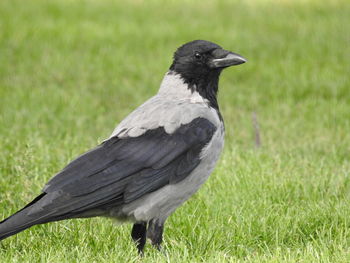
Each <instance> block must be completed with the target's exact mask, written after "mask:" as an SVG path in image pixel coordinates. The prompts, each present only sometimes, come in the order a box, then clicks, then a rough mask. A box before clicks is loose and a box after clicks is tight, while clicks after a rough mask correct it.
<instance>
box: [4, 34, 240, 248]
mask: <svg viewBox="0 0 350 263" xmlns="http://www.w3.org/2000/svg"><path fill="white" fill-rule="evenodd" d="M245 62H246V59H245V58H244V57H243V56H241V55H239V54H237V53H234V52H231V51H228V50H225V49H223V48H222V47H221V46H219V45H217V44H215V43H213V42H210V41H206V40H193V41H190V42H188V43H185V44H183V45H182V46H180V47H179V48H178V49H177V50H176V51H175V53H174V55H173V61H172V64H171V66H170V68H169V70H168V71H167V72H166V73H165V76H164V78H163V80H162V82H161V84H160V88H159V91H158V93H157V94H156V95H155V96H153V97H151V98H150V99H148V100H147V101H146V102H144V103H143V104H142V105H141V106H139V107H138V108H136V109H135V110H134V111H132V112H131V113H130V114H129V115H128V116H127V117H126V118H125V119H123V120H122V121H121V122H120V123H119V125H117V127H116V128H115V129H114V131H113V132H112V134H111V136H110V137H109V138H108V139H106V140H104V141H102V142H101V143H100V144H99V145H97V146H96V147H95V148H93V149H92V150H90V151H88V152H86V153H84V154H82V155H81V156H79V157H77V158H76V159H75V160H73V161H72V162H70V163H69V164H68V165H67V166H66V167H65V168H63V169H62V170H61V171H60V172H58V173H57V174H56V175H55V176H53V177H52V178H51V179H50V180H49V181H48V182H47V184H46V185H45V186H44V187H43V189H42V192H41V193H40V194H39V195H38V196H37V197H36V198H34V200H33V201H31V202H30V203H28V204H27V205H26V206H25V207H23V208H22V209H21V210H19V211H18V212H16V213H15V214H13V215H11V216H9V217H8V218H6V219H4V220H3V221H1V222H0V240H3V239H5V238H7V237H10V236H12V235H15V234H17V233H19V232H21V231H23V230H25V229H27V228H30V227H32V226H34V225H38V224H45V223H49V222H54V221H60V220H65V219H73V218H89V217H107V218H114V219H116V220H118V221H120V222H125V221H127V222H130V223H132V224H133V226H132V230H131V238H132V240H133V241H134V243H135V245H136V248H137V250H138V252H139V253H140V254H142V253H143V251H144V247H145V244H146V240H147V239H149V240H150V242H151V244H152V245H153V246H154V247H155V248H157V249H160V248H161V244H162V240H163V230H164V224H165V221H166V219H167V218H168V217H169V216H170V215H171V214H172V213H173V212H174V211H175V210H176V209H177V208H178V207H179V206H181V205H182V204H183V203H184V202H185V201H187V200H188V199H189V198H190V197H191V196H192V195H193V194H194V193H196V192H197V190H198V189H199V188H200V186H201V185H202V184H203V183H204V182H205V181H206V180H207V178H208V177H209V175H210V174H211V173H212V171H213V169H214V167H215V165H216V163H217V161H218V159H219V157H220V154H221V152H222V149H223V146H224V133H225V128H224V121H223V117H222V115H221V113H220V110H219V105H218V99H217V95H218V86H219V77H220V74H221V72H222V71H223V69H225V68H228V67H230V66H234V65H240V64H243V63H245Z"/></svg>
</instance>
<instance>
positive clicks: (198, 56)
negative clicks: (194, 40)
mask: <svg viewBox="0 0 350 263" xmlns="http://www.w3.org/2000/svg"><path fill="white" fill-rule="evenodd" d="M194 57H195V58H196V59H200V58H201V57H202V55H201V54H200V53H199V52H196V53H194Z"/></svg>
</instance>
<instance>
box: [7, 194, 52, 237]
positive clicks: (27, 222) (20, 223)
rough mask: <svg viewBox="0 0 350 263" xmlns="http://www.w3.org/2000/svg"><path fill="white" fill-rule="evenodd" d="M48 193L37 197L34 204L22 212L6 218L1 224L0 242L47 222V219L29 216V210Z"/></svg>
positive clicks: (31, 203)
mask: <svg viewBox="0 0 350 263" xmlns="http://www.w3.org/2000/svg"><path fill="white" fill-rule="evenodd" d="M45 195H46V193H43V194H41V195H39V196H38V197H36V198H35V199H34V200H33V201H32V202H30V203H29V204H28V205H26V206H25V207H23V208H22V209H21V210H19V211H18V212H16V213H15V214H13V215H12V216H10V217H8V218H6V219H5V220H3V221H1V222H0V240H2V239H5V238H7V237H9V236H12V235H15V234H17V233H18V232H21V231H23V230H25V229H27V228H29V227H31V226H34V225H37V224H42V223H45V222H47V221H48V220H47V218H43V217H41V218H36V217H30V216H28V215H27V212H28V210H29V209H30V208H31V207H32V205H34V204H35V203H36V202H38V201H39V200H40V199H41V198H43V197H44V196H45Z"/></svg>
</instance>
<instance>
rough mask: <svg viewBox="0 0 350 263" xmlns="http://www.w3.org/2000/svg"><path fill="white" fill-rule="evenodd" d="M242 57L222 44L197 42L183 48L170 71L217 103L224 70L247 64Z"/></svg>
mask: <svg viewBox="0 0 350 263" xmlns="http://www.w3.org/2000/svg"><path fill="white" fill-rule="evenodd" d="M245 62H246V59H245V58H243V57H242V56H241V55H238V54H236V53H233V52H231V51H227V50H225V49H223V48H222V47H220V46H219V45H217V44H215V43H212V42H209V41H205V40H194V41H191V42H188V43H186V44H184V45H182V46H181V47H179V48H178V49H177V50H176V52H175V54H174V60H173V63H172V65H171V66H170V71H171V72H174V73H175V74H179V75H180V76H181V78H182V79H183V80H184V82H185V83H186V84H188V85H189V88H190V89H192V91H194V90H195V91H197V92H199V94H200V95H202V97H205V98H207V99H209V100H211V101H212V102H213V103H214V104H216V94H217V90H218V82H219V76H220V73H221V71H222V70H223V69H225V68H227V67H230V66H235V65H240V64H242V63H245Z"/></svg>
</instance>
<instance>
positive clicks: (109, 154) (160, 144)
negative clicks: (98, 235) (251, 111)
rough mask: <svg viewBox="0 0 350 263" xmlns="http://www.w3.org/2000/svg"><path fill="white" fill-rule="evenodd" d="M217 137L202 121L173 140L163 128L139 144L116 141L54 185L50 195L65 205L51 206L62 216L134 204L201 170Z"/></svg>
mask: <svg viewBox="0 0 350 263" xmlns="http://www.w3.org/2000/svg"><path fill="white" fill-rule="evenodd" d="M215 131H216V127H215V126H214V125H213V124H212V123H211V122H210V121H208V120H207V119H204V118H196V119H194V120H193V121H192V122H191V123H189V124H185V125H182V126H180V127H179V128H178V129H177V130H176V131H175V132H174V133H173V134H168V133H166V132H165V130H164V128H163V127H160V128H157V129H154V130H149V131H147V132H146V133H144V134H143V135H141V136H139V137H135V138H131V137H130V138H123V139H120V138H111V139H110V140H108V141H106V142H104V143H102V144H101V145H99V146H98V147H96V148H95V149H93V150H91V151H89V152H87V153H85V154H83V155H82V156H80V157H78V158H77V159H76V160H74V161H73V162H71V163H70V164H69V165H68V166H67V167H66V168H64V169H63V170H62V171H61V172H60V173H58V174H57V175H56V176H55V177H53V178H52V179H51V180H50V181H49V182H48V184H47V185H46V187H45V188H44V192H45V193H48V194H49V193H55V192H56V193H58V192H59V193H60V194H59V198H58V199H59V200H60V201H59V203H60V204H58V203H56V202H55V201H54V200H51V201H50V202H49V204H47V205H48V206H49V207H51V206H54V207H55V210H56V211H57V212H59V210H61V211H60V212H68V210H70V211H69V212H74V211H75V212H77V213H80V212H83V211H86V210H90V209H96V208H101V207H108V206H115V205H118V204H123V203H124V204H125V203H130V202H132V201H134V200H136V199H138V198H139V197H141V196H143V195H145V194H148V193H150V192H153V191H155V190H157V189H159V188H161V187H163V186H164V185H167V184H172V183H176V182H179V181H181V180H182V179H184V178H185V177H186V176H187V175H189V174H190V173H191V171H193V169H194V168H195V167H196V166H197V165H198V164H199V162H200V153H201V151H202V149H203V147H205V145H206V144H207V143H208V142H209V141H210V140H211V138H212V136H213V134H214V132H215ZM62 197H64V198H63V199H62ZM58 199H57V201H58ZM50 210H51V209H50ZM60 214H61V213H60Z"/></svg>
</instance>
